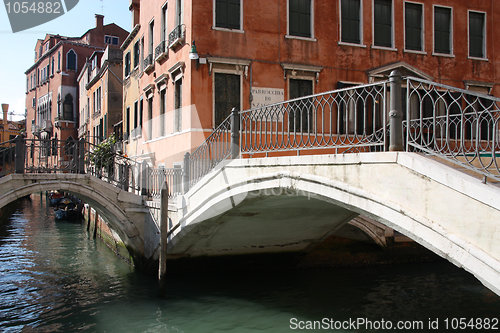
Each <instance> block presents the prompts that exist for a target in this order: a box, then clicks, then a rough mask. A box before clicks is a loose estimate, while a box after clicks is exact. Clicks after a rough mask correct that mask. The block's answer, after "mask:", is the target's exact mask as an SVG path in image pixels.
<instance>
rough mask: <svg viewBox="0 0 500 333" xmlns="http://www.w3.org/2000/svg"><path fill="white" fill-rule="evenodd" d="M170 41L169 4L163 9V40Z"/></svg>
mask: <svg viewBox="0 0 500 333" xmlns="http://www.w3.org/2000/svg"><path fill="white" fill-rule="evenodd" d="M167 39H168V3H166V4H165V6H163V8H162V9H161V40H162V41H166V40H167Z"/></svg>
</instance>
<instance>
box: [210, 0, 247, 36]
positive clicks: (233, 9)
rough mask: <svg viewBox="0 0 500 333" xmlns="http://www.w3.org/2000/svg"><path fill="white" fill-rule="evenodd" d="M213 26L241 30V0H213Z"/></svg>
mask: <svg viewBox="0 0 500 333" xmlns="http://www.w3.org/2000/svg"><path fill="white" fill-rule="evenodd" d="M214 1H215V26H216V27H217V28H226V29H236V30H241V0H214Z"/></svg>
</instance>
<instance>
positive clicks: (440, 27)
mask: <svg viewBox="0 0 500 333" xmlns="http://www.w3.org/2000/svg"><path fill="white" fill-rule="evenodd" d="M451 13H452V12H451V8H449V7H440V6H434V53H438V54H451V53H452V40H453V38H452V35H451V32H452V22H453V21H452V20H453V19H452V15H451Z"/></svg>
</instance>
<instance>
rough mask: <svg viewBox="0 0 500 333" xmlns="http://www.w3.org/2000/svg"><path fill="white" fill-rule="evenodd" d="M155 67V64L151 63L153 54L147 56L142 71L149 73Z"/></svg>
mask: <svg viewBox="0 0 500 333" xmlns="http://www.w3.org/2000/svg"><path fill="white" fill-rule="evenodd" d="M154 66H155V62H154V61H153V54H149V55H148V56H147V57H146V58H144V71H145V72H149V71H151V70H152V69H153V68H154Z"/></svg>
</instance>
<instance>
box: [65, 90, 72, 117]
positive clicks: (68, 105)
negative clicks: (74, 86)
mask: <svg viewBox="0 0 500 333" xmlns="http://www.w3.org/2000/svg"><path fill="white" fill-rule="evenodd" d="M63 119H64V120H70V121H73V96H71V94H67V95H66V97H64V103H63Z"/></svg>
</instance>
